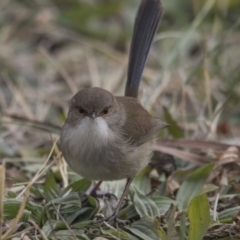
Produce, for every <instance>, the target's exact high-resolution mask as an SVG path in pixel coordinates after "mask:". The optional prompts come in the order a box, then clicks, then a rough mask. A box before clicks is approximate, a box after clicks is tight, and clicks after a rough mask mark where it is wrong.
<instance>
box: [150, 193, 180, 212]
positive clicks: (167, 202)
mask: <svg viewBox="0 0 240 240" xmlns="http://www.w3.org/2000/svg"><path fill="white" fill-rule="evenodd" d="M151 199H152V200H153V201H154V202H155V204H156V205H157V207H158V210H159V211H160V213H161V214H165V213H166V212H167V211H168V209H169V208H170V206H171V204H173V205H177V201H174V200H172V199H171V198H168V197H161V196H152V198H151Z"/></svg>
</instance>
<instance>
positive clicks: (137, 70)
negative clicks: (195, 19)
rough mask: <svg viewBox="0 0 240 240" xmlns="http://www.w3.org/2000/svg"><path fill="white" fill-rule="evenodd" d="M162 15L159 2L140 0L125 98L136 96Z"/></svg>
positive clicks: (158, 0) (155, 0)
mask: <svg viewBox="0 0 240 240" xmlns="http://www.w3.org/2000/svg"><path fill="white" fill-rule="evenodd" d="M162 13H163V8H162V5H161V2H160V0H142V1H141V4H140V6H139V9H138V12H137V16H136V19H135V24H134V30H133V37H132V43H131V49H130V56H129V63H128V74H127V83H126V88H125V96H129V97H135V98H137V96H138V89H139V85H140V82H141V78H142V73H143V69H144V66H145V63H146V59H147V56H148V53H149V49H150V46H151V44H152V41H153V37H154V35H155V32H156V31H157V28H158V24H159V22H160V19H161V16H162Z"/></svg>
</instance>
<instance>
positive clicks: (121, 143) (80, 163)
mask: <svg viewBox="0 0 240 240" xmlns="http://www.w3.org/2000/svg"><path fill="white" fill-rule="evenodd" d="M161 15H162V6H161V3H160V1H159V0H142V1H141V4H140V7H139V9H138V13H137V17H136V20H135V26H134V33H133V39H132V43H131V51H130V57H129V67H128V79H127V84H126V91H125V96H124V97H115V96H113V95H112V94H111V93H110V92H108V91H106V90H104V89H101V88H87V89H83V90H81V91H79V92H78V93H77V94H76V95H75V96H74V97H73V98H72V100H71V104H70V107H69V112H68V116H67V120H66V122H65V124H64V126H63V128H62V133H61V147H62V152H63V156H64V158H65V159H66V161H67V162H68V164H69V166H70V167H71V168H72V169H73V170H74V171H75V172H77V173H78V174H80V175H81V176H83V177H85V178H87V179H90V180H99V181H100V182H99V184H98V186H99V185H100V183H101V181H104V180H119V179H124V178H126V179H127V183H126V186H125V189H124V192H123V194H122V197H121V199H120V201H119V204H118V206H117V208H116V211H115V213H114V214H113V215H112V216H110V217H109V218H105V219H104V220H108V221H110V220H112V219H114V218H116V216H117V214H118V211H119V209H120V207H121V204H122V201H123V199H124V196H125V195H126V193H127V191H128V188H129V186H130V184H131V182H132V179H133V178H134V176H136V174H137V173H138V172H139V171H140V170H141V169H143V168H144V167H145V166H146V165H147V164H148V163H149V160H150V157H151V153H152V146H153V142H154V136H155V134H156V133H157V132H158V131H159V130H161V129H163V128H164V127H166V126H167V124H166V123H164V122H162V121H161V120H159V119H157V118H154V117H152V116H151V115H150V114H149V113H148V112H147V111H146V110H145V109H144V108H143V106H142V105H141V103H140V102H139V100H138V99H137V95H138V88H139V84H140V81H141V77H142V72H143V69H144V65H145V62H146V58H147V55H148V52H149V48H150V46H151V43H152V40H153V37H154V35H155V32H156V30H157V27H158V24H159V21H160V18H161Z"/></svg>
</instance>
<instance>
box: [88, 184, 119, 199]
mask: <svg viewBox="0 0 240 240" xmlns="http://www.w3.org/2000/svg"><path fill="white" fill-rule="evenodd" d="M101 184H102V180H100V181H98V182H97V184H96V185H95V186H94V187H90V188H89V189H88V190H87V192H86V193H85V194H86V195H87V196H89V195H90V196H92V197H97V198H103V197H107V198H109V199H110V198H111V197H114V198H115V199H116V200H117V197H116V196H115V195H114V194H112V193H105V192H100V193H97V190H98V188H99V187H100V185H101Z"/></svg>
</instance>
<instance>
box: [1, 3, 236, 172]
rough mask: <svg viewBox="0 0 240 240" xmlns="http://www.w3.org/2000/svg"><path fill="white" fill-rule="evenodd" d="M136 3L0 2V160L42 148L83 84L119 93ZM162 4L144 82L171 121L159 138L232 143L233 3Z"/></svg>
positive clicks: (36, 153)
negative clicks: (160, 19)
mask: <svg viewBox="0 0 240 240" xmlns="http://www.w3.org/2000/svg"><path fill="white" fill-rule="evenodd" d="M138 5H139V1H138V0H131V1H129V0H121V1H114V0H68V1H66V0H33V1H27V0H21V1H17V0H15V1H14V0H2V1H1V2H0V32H1V34H0V69H1V71H0V121H1V125H0V157H1V158H2V159H8V158H9V157H10V158H16V159H17V158H21V159H25V160H26V161H27V159H28V160H29V161H30V160H31V159H34V158H35V157H42V156H45V155H46V154H47V153H48V152H49V149H50V148H51V146H52V138H51V136H53V137H56V136H58V134H59V132H60V127H61V126H62V124H63V122H64V120H65V118H66V114H67V110H68V103H69V100H70V98H71V97H72V96H73V94H74V93H76V92H77V91H78V90H80V89H81V88H84V87H90V86H98V87H102V88H105V89H107V90H109V91H111V92H112V93H114V94H115V95H123V93H124V84H125V81H126V72H127V62H128V53H129V47H130V41H131V35H132V30H133V24H134V17H135V14H136V10H137V7H138ZM163 5H164V15H163V18H162V21H161V24H160V27H159V30H158V33H157V35H156V37H155V41H154V44H153V46H152V48H151V52H150V54H149V58H148V61H147V65H146V68H145V71H144V74H143V79H142V83H141V89H140V99H141V101H142V103H143V104H144V106H145V107H146V108H147V109H148V110H149V111H150V112H151V113H152V114H153V115H154V116H157V117H160V118H162V119H165V120H166V121H167V122H169V123H170V125H171V126H170V128H169V129H168V130H166V131H165V132H164V133H163V134H162V136H161V137H163V138H164V139H191V140H192V141H194V140H215V141H221V142H225V143H231V144H237V143H239V142H240V141H239V140H240V138H239V134H240V124H239V122H240V111H239V109H240V108H239V105H240V15H239V12H240V1H239V0H205V1H203V0H201V1H200V0H179V1H175V0H163ZM29 125H30V126H33V127H30V126H29ZM49 133H52V135H51V136H50V134H49ZM15 162H16V161H15ZM27 167H28V166H25V168H27ZM14 174H16V173H14ZM18 174H21V173H18ZM15 176H16V175H15Z"/></svg>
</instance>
